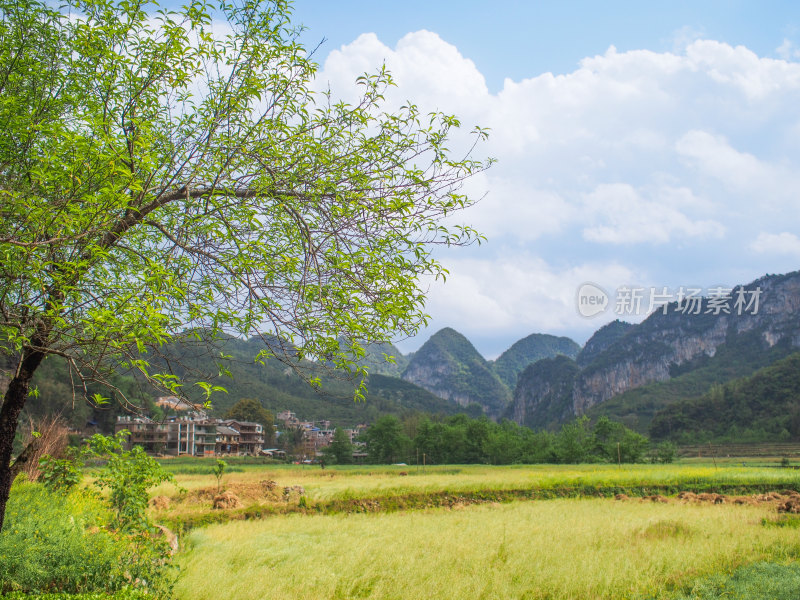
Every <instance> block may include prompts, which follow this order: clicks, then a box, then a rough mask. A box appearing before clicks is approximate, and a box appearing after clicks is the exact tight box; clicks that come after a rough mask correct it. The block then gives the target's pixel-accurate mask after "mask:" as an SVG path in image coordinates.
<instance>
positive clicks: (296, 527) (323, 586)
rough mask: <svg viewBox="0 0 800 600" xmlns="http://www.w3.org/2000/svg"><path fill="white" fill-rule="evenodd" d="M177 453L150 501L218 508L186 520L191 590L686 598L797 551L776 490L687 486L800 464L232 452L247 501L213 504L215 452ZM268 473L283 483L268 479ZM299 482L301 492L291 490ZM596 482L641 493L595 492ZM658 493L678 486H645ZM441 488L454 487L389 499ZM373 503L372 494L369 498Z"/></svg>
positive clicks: (748, 480)
mask: <svg viewBox="0 0 800 600" xmlns="http://www.w3.org/2000/svg"><path fill="white" fill-rule="evenodd" d="M166 462H167V463H168V468H170V470H172V471H173V472H174V473H175V475H176V484H177V486H176V485H175V484H163V485H162V486H160V487H159V488H158V489H157V490H155V493H156V495H161V496H164V497H166V498H168V499H169V502H168V506H166V507H163V506H162V507H161V508H159V509H158V510H156V509H153V510H154V516H155V517H156V519H157V520H161V521H163V522H168V523H169V522H170V519H172V520H173V522H176V519H177V522H180V521H181V520H183V522H184V523H191V522H192V518H193V517H197V516H198V515H199V516H200V517H202V516H203V515H211V516H213V517H214V520H217V521H220V522H218V523H216V524H211V525H206V523H208V522H210V521H204V520H203V519H202V518H200V519H199V520H198V521H196V522H194V523H193V524H191V526H190V527H188V528H184V529H183V531H182V534H181V536H182V551H181V553H180V554H179V555H178V556H177V562H178V564H179V566H180V577H179V579H178V582H177V587H176V598H178V599H179V600H205V599H209V600H210V599H212V598H213V599H214V600H216V599H218V598H222V597H235V598H240V599H242V600H247V599H248V598H253V599H255V598H259V599H261V598H270V599H272V598H274V599H284V598H286V599H288V598H292V599H304V598H307V599H312V598H313V599H318V598H319V599H322V598H331V599H334V598H375V599H390V598H397V599H400V598H420V599H421V598H673V597H678V595H679V594H681V593H683V592H687V591H688V590H690V589H691V587H692V585H694V582H695V581H699V580H700V579H702V578H703V577H708V576H711V577H713V576H720V575H724V574H725V573H729V572H731V571H732V570H733V569H735V568H737V567H740V566H742V565H748V564H751V563H754V562H757V561H760V560H765V561H768V562H770V563H782V562H791V561H793V560H794V559H796V558H797V557H798V556H800V534H798V529H797V528H796V527H771V526H765V524H764V523H765V522H766V523H772V522H773V521H775V520H776V519H777V510H776V504H775V503H774V502H772V503H767V502H765V503H761V504H753V505H751V504H747V503H744V504H734V503H733V502H732V497H729V498H728V501H727V502H725V503H722V504H713V503H697V502H690V501H685V500H682V499H679V498H677V497H676V496H675V494H676V493H677V491H678V490H680V489H684V490H695V491H706V490H714V489H716V490H717V491H721V492H724V493H730V494H734V493H736V494H746V493H751V494H756V493H758V492H759V491H764V490H766V489H772V490H783V489H800V471H795V470H793V469H779V468H774V467H770V466H760V467H758V466H741V464H740V463H739V464H734V463H727V464H720V465H717V466H716V467H715V466H714V465H713V464H701V463H696V462H695V463H692V464H673V465H624V466H623V467H622V468H618V467H617V466H610V465H580V466H563V465H561V466H549V465H538V466H510V467H490V466H480V465H470V466H435V467H430V466H429V467H427V468H425V469H424V470H423V469H422V468H421V467H420V468H417V467H416V466H385V467H372V466H351V467H334V468H326V469H324V470H323V469H321V468H320V467H319V466H315V467H314V466H299V465H256V464H245V463H237V462H235V461H232V462H231V464H230V465H229V469H228V471H227V472H226V474H225V475H224V476H223V478H222V488H223V489H225V490H228V491H230V492H232V493H234V494H236V495H237V496H239V498H240V499H241V502H242V507H241V508H238V509H230V510H219V509H213V508H212V507H211V501H212V498H213V495H214V494H215V493H216V489H217V482H216V480H215V479H214V477H213V476H212V475H211V467H212V466H213V464H212V462H210V461H205V462H203V461H194V462H189V461H187V462H174V463H171V464H169V461H166ZM264 482H273V484H272V486H271V487H273V488H274V489H275V490H276V491H273V492H264V491H263V490H264V485H263V484H264ZM178 486H179V487H180V488H181V489H179V487H178ZM292 486H301V487H302V488H303V489H304V494H303V495H302V496H299V495H296V494H295V495H291V496H283V495H282V494H280V493H279V492H280V491H281V490H282V489H283V488H291V487H292ZM597 489H602V490H606V491H608V492H609V493H608V494H605V495H606V496H609V495H610V496H613V495H614V493H618V492H622V493H625V492H627V493H628V494H629V495H630V497H629V498H627V499H621V500H615V499H613V498H612V497H590V496H594V495H596V494H593V493H592V490H595V491H596V490H597ZM504 491H506V492H508V491H514V492H515V493H516V492H522V493H523V497H524V498H550V499H546V500H545V499H534V500H530V499H524V500H519V499H518V498H519V495H516V496H515V495H513V494H512V495H509V494H505V495H504V494H503V493H502V492H504ZM548 492H549V493H548ZM528 493H530V496H527V495H524V494H528ZM655 493H664V494H665V495H667V496H669V497H668V498H663V497H658V498H657V501H653V500H650V499H647V500H646V499H643V498H641V496H644V495H647V494H655ZM442 494H448V495H449V496H448V497H449V498H450V500H451V502H449V503H444V504H440V503H437V504H435V505H430V504H425V503H421V504H419V503H418V504H415V505H413V506H411V509H409V507H408V506H403V505H398V504H396V503H395V504H393V503H392V502H390V500H391V499H392V498H395V499H397V498H408V497H416V498H426V497H434V496H437V495H439V496H441V495H442ZM493 494H496V495H497V498H499V500H500V501H493V500H492V498H493V497H494V496H493ZM364 506H367V507H371V508H370V509H369V510H358V509H359V507H364ZM433 506H436V507H433ZM253 509H256V511H255V512H253ZM248 511H249V512H248ZM254 516H259V517H264V518H253V517H254ZM245 519H246V520H245ZM200 525H204V526H200ZM680 597H683V596H680ZM686 597H693V596H686ZM714 597H716V596H714Z"/></svg>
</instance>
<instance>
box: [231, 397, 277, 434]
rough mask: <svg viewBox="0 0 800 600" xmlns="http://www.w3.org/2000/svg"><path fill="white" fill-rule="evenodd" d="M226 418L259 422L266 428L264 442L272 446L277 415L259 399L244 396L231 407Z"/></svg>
mask: <svg viewBox="0 0 800 600" xmlns="http://www.w3.org/2000/svg"><path fill="white" fill-rule="evenodd" d="M225 418H226V419H236V420H237V421H252V422H253V423H259V424H260V425H261V426H262V427H263V428H264V444H265V445H267V446H271V445H272V443H273V442H274V441H275V417H274V415H273V414H272V413H271V412H270V411H268V410H267V409H266V408H264V407H263V406H262V405H261V403H260V402H259V401H258V400H253V399H252V398H242V399H241V400H239V401H238V402H237V403H236V404H234V405H233V406H231V407H230V409H229V410H228V412H226V413H225Z"/></svg>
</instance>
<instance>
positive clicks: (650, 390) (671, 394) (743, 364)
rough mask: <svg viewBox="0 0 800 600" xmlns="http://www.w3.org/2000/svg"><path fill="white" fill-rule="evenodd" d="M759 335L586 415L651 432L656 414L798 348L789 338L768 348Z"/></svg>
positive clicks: (736, 338)
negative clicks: (651, 424)
mask: <svg viewBox="0 0 800 600" xmlns="http://www.w3.org/2000/svg"><path fill="white" fill-rule="evenodd" d="M764 346H765V344H764V343H763V340H762V339H761V338H760V335H759V333H758V332H750V333H747V334H742V335H739V336H734V337H733V338H732V339H731V340H730V341H729V342H727V343H725V344H721V345H720V346H719V347H717V349H716V352H715V353H714V356H708V355H706V354H703V355H702V356H699V357H698V358H697V359H695V360H693V361H690V362H688V363H685V364H683V365H681V366H680V367H678V366H675V367H673V368H672V370H671V375H672V376H671V377H670V378H669V379H667V380H665V381H655V382H652V383H648V384H646V385H643V386H641V387H637V388H633V389H631V390H628V391H626V392H623V393H621V394H618V395H616V396H614V397H613V398H610V399H608V400H606V401H605V402H601V403H600V404H597V405H595V406H592V407H591V408H589V409H588V410H587V411H586V414H587V415H588V416H589V417H591V418H592V419H594V418H598V417H600V416H603V415H605V416H607V417H609V418H611V419H613V420H615V421H619V422H620V423H624V424H625V426H627V427H630V428H631V429H633V430H635V431H638V432H640V433H648V431H649V429H650V422H651V420H652V419H653V417H655V415H656V414H657V413H658V412H659V411H660V410H662V409H664V408H665V407H667V406H669V405H670V404H672V403H674V402H678V401H681V400H683V399H686V398H694V397H697V396H700V395H702V394H704V393H705V392H707V391H708V390H709V389H710V388H711V387H712V386H714V385H719V384H722V383H725V382H726V381H731V380H733V379H736V378H738V377H742V376H746V375H750V374H752V373H754V372H755V371H757V370H758V369H760V368H763V367H765V366H768V365H771V364H772V363H774V362H775V361H777V360H780V359H782V358H784V357H786V356H788V355H789V354H791V353H792V352H793V351H794V350H795V348H793V347H792V345H791V341H790V340H789V339H782V340H781V341H779V342H778V343H776V344H775V345H774V346H772V347H769V348H765V347H764Z"/></svg>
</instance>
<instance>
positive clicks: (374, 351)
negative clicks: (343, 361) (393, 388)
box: [362, 342, 408, 377]
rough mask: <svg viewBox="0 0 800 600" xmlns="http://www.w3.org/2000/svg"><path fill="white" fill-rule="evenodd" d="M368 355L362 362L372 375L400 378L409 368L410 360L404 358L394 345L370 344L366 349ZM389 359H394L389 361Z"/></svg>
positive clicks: (386, 343)
mask: <svg viewBox="0 0 800 600" xmlns="http://www.w3.org/2000/svg"><path fill="white" fill-rule="evenodd" d="M365 350H366V352H367V354H366V356H365V357H364V360H363V361H362V364H364V365H365V366H366V367H367V369H368V370H369V372H370V374H372V373H376V374H379V375H390V376H392V377H400V376H401V375H402V374H403V371H405V370H406V367H407V366H408V358H407V357H406V356H403V353H402V352H400V350H398V349H397V348H396V347H395V346H394V345H393V344H390V343H388V342H385V343H383V344H369V345H367V347H366V348H365ZM387 357H391V358H392V359H394V361H393V362H392V361H391V360H387Z"/></svg>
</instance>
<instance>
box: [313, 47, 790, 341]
mask: <svg viewBox="0 0 800 600" xmlns="http://www.w3.org/2000/svg"><path fill="white" fill-rule="evenodd" d="M684 33H685V34H686V35H684V36H683V37H680V36H678V35H677V34H676V45H675V50H674V51H673V52H654V51H650V50H634V51H628V52H619V51H617V50H616V49H615V48H614V47H610V48H609V49H608V50H607V51H606V52H605V53H603V54H600V55H597V56H591V57H586V58H585V59H584V60H582V61H581V62H580V64H579V66H578V68H576V69H575V70H574V71H573V72H571V73H566V74H562V75H553V74H551V73H532V74H531V77H529V78H525V79H521V80H512V79H506V80H505V82H504V84H503V87H502V89H500V90H499V91H498V92H497V93H490V92H489V91H488V89H487V86H486V82H485V79H484V77H483V75H482V74H481V73H480V71H478V69H477V68H476V66H475V63H473V62H472V61H471V60H469V58H468V57H465V56H463V55H462V54H461V53H460V52H459V50H458V48H456V47H455V46H453V45H452V44H449V43H448V42H447V41H446V40H443V39H442V38H441V37H440V36H439V35H437V34H436V33H433V32H430V31H418V32H414V33H410V34H408V35H406V36H405V37H403V38H402V39H401V40H400V41H399V42H398V43H397V44H396V45H395V46H394V47H393V48H392V47H389V46H387V45H385V44H384V43H383V42H381V41H380V40H379V39H378V38H377V36H375V35H374V34H364V35H361V36H360V37H358V38H357V39H356V40H354V41H353V42H352V43H351V44H348V45H345V46H342V47H341V48H339V49H337V50H335V51H333V52H331V54H330V55H329V57H328V58H327V60H326V61H325V62H324V66H323V69H322V72H321V73H320V78H319V81H320V82H322V83H320V85H323V84H324V85H327V84H330V86H331V88H332V90H333V92H334V95H338V96H344V97H346V98H347V97H348V96H347V95H348V94H353V93H354V92H353V90H354V88H353V86H352V82H353V81H354V79H355V77H357V76H358V75H360V74H361V73H363V72H364V71H374V70H375V69H376V68H378V67H380V65H381V64H382V63H384V62H385V63H386V65H387V67H388V68H389V69H390V70H391V71H392V73H393V75H394V78H395V81H396V83H397V87H396V88H395V89H392V90H390V91H389V92H388V95H387V99H388V102H389V104H390V107H395V106H400V105H401V103H403V102H404V101H405V100H406V99H413V100H414V101H415V102H417V103H418V104H419V105H420V107H421V108H422V109H423V110H436V109H438V110H442V111H445V112H451V113H455V114H458V115H459V116H461V117H462V121H463V122H464V123H465V125H466V126H467V127H471V126H472V125H473V124H480V125H482V126H486V127H490V128H491V136H490V140H489V142H488V144H487V145H485V146H482V147H480V148H479V149H478V152H479V155H491V156H494V157H496V158H498V160H499V162H498V164H497V165H495V166H494V167H493V168H492V169H490V170H489V171H488V172H487V173H486V174H483V175H481V176H480V177H476V178H475V179H474V180H473V181H471V182H469V184H468V185H467V186H466V189H468V190H469V191H470V193H472V194H473V195H475V196H476V197H480V196H482V195H483V194H484V193H488V194H487V195H486V197H485V198H484V200H483V201H482V202H480V203H478V205H476V206H474V207H473V208H471V209H470V210H469V211H467V212H466V213H464V214H463V217H464V220H466V221H467V222H471V223H472V224H473V225H474V226H475V227H476V228H477V229H479V230H481V231H483V232H484V233H486V234H487V236H488V237H489V242H490V243H489V244H487V245H486V246H485V247H482V248H481V250H480V253H479V254H476V253H473V252H470V254H469V257H470V258H469V260H467V259H463V260H462V261H461V262H458V261H456V262H455V263H453V266H452V269H451V270H452V275H451V277H450V278H449V279H448V282H447V285H446V286H444V287H443V288H442V289H441V290H439V288H438V287H435V288H434V290H433V291H432V296H431V301H430V305H429V306H430V307H431V310H432V312H434V318H435V319H441V321H440V322H441V326H444V325H451V326H454V327H456V328H459V329H463V330H464V332H465V333H467V334H468V333H469V331H470V330H474V331H478V330H480V331H486V330H489V329H497V330H498V331H500V330H503V331H506V330H509V331H510V329H511V328H514V327H516V328H517V329H518V330H520V332H521V333H526V332H527V333H529V332H530V331H532V330H536V329H537V328H538V329H539V330H541V331H553V330H560V331H565V330H566V329H568V328H569V327H570V326H572V327H575V328H577V329H580V328H581V327H584V322H583V321H580V320H579V317H577V316H576V313H575V311H574V310H573V309H572V307H571V302H572V299H573V294H574V290H575V286H576V285H577V284H578V283H579V282H578V280H579V279H581V275H582V274H584V273H587V275H586V280H589V281H595V282H597V283H600V284H605V285H608V286H609V288H611V289H614V288H617V287H619V285H621V284H623V283H626V282H630V281H631V279H630V277H631V276H632V275H640V276H641V275H642V274H645V273H648V274H650V275H651V276H652V278H654V279H657V280H659V281H667V280H670V281H674V280H676V279H679V280H681V281H696V282H698V283H700V284H709V285H710V284H711V283H713V282H706V281H705V279H707V278H708V277H710V276H712V275H713V276H714V277H718V278H719V279H720V280H726V281H730V282H731V283H736V282H741V281H746V280H749V279H753V278H755V277H756V276H758V275H759V274H761V273H763V269H764V268H765V267H768V265H765V264H764V261H765V260H766V259H767V257H768V256H769V253H774V252H777V251H778V249H779V248H782V249H783V251H784V252H789V251H791V252H796V249H797V238H796V237H794V234H789V233H783V234H777V235H775V234H761V235H759V236H758V237H757V238H756V239H755V240H754V241H753V242H752V243H751V244H748V242H747V240H752V239H753V236H754V232H755V231H787V230H798V231H800V213H798V211H797V206H798V200H800V198H799V197H798V196H799V195H800V176H799V175H797V173H800V118H798V117H797V106H798V105H800V63H798V62H793V61H792V60H787V59H794V58H796V49H795V48H794V46H792V45H791V44H790V43H789V44H784V45H783V46H782V47H781V48H782V49H779V51H778V56H781V57H782V58H778V59H776V58H769V57H762V56H759V55H758V54H756V53H755V52H753V51H752V50H750V49H748V48H745V47H742V46H731V45H729V44H725V43H722V42H718V41H714V40H708V39H696V37H697V36H696V35H695V34H696V32H688V31H687V32H684ZM679 37H680V39H678V38H679ZM678 42H680V43H678ZM460 143H461V142H460V140H457V141H456V143H455V144H454V145H453V148H454V149H456V150H460V149H461V148H462V146H460V145H459V144H460ZM794 228H798V229H794ZM743 240H744V241H743ZM676 248H678V250H680V252H682V254H680V253H679V252H675V249H676ZM754 253H755V254H758V255H759V257H758V258H759V260H758V261H757V262H756V261H755V259H754V258H753V256H754ZM475 256H479V257H480V258H474V257H475ZM673 256H674V257H673ZM692 256H695V257H696V256H702V257H703V260H691V259H689V258H687V257H692ZM512 257H513V258H512ZM520 257H522V258H520ZM586 257H594V258H595V259H596V260H597V264H596V265H593V266H591V268H590V267H588V266H587V262H586ZM597 265H601V266H599V267H598V266H597ZM591 269H599V270H600V272H601V274H602V276H603V277H605V279H604V280H603V281H597V279H600V278H599V277H591V276H590V275H588V271H590V270H591ZM748 278H749V279H748ZM635 282H636V283H644V282H641V281H635ZM556 290H558V291H556ZM565 328H566V329H565ZM522 330H527V331H522ZM509 335H510V334H509ZM511 341H513V339H512V340H511Z"/></svg>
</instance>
